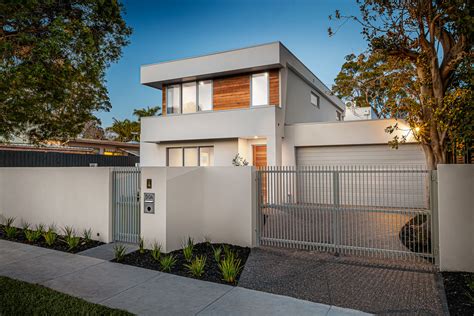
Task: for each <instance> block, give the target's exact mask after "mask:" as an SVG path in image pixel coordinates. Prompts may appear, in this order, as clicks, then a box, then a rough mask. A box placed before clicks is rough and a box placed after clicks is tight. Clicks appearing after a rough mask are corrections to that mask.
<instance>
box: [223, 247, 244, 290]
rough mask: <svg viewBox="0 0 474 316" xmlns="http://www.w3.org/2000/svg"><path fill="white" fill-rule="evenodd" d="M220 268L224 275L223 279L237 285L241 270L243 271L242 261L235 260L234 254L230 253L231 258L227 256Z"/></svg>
mask: <svg viewBox="0 0 474 316" xmlns="http://www.w3.org/2000/svg"><path fill="white" fill-rule="evenodd" d="M218 266H219V270H220V271H221V274H222V279H223V280H224V281H226V282H228V283H235V281H236V280H237V276H238V275H239V272H240V270H242V265H241V261H240V259H237V258H235V255H234V253H233V252H230V253H229V256H226V257H225V258H224V260H222V261H221V263H219V264H218Z"/></svg>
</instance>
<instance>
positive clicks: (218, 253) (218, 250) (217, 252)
mask: <svg viewBox="0 0 474 316" xmlns="http://www.w3.org/2000/svg"><path fill="white" fill-rule="evenodd" d="M212 251H213V252H214V260H216V262H217V263H219V262H221V254H222V248H221V247H217V248H214V247H212Z"/></svg>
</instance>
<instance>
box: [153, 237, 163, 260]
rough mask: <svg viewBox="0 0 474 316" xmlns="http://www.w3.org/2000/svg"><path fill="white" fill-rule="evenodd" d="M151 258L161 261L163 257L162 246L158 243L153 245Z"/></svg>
mask: <svg viewBox="0 0 474 316" xmlns="http://www.w3.org/2000/svg"><path fill="white" fill-rule="evenodd" d="M151 256H152V258H153V259H155V260H156V261H159V260H160V257H161V245H159V244H158V243H157V242H155V243H153V248H152V249H151Z"/></svg>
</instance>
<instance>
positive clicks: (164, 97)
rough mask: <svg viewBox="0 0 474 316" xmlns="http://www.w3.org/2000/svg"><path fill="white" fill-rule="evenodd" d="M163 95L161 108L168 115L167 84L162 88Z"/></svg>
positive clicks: (163, 113)
mask: <svg viewBox="0 0 474 316" xmlns="http://www.w3.org/2000/svg"><path fill="white" fill-rule="evenodd" d="M161 92H162V94H163V97H162V102H163V103H161V104H162V105H161V110H162V115H166V86H163V89H162V90H161Z"/></svg>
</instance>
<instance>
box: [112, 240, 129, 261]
mask: <svg viewBox="0 0 474 316" xmlns="http://www.w3.org/2000/svg"><path fill="white" fill-rule="evenodd" d="M126 251H127V247H125V246H124V245H121V244H116V245H114V254H115V261H117V262H120V261H122V260H123V258H124V257H125V252H126Z"/></svg>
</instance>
